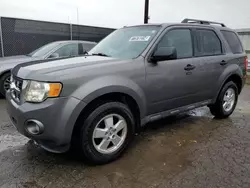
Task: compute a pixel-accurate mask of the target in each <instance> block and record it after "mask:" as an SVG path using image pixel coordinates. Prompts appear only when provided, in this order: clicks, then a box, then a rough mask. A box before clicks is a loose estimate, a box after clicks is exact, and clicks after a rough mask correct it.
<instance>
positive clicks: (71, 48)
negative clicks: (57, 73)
mask: <svg viewBox="0 0 250 188" xmlns="http://www.w3.org/2000/svg"><path fill="white" fill-rule="evenodd" d="M55 53H56V54H58V55H59V56H58V57H69V56H78V44H77V43H76V44H67V45H65V46H62V47H61V48H59V49H58V50H56V51H55Z"/></svg>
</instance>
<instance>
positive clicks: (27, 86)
mask: <svg viewBox="0 0 250 188" xmlns="http://www.w3.org/2000/svg"><path fill="white" fill-rule="evenodd" d="M23 86H24V87H23V90H24V91H25V93H24V100H25V101H27V102H37V103H38V102H43V101H44V100H45V99H47V98H49V97H58V96H59V95H60V93H61V89H62V84H60V83H45V82H37V81H24V82H23Z"/></svg>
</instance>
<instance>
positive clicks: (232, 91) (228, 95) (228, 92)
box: [209, 81, 238, 118]
mask: <svg viewBox="0 0 250 188" xmlns="http://www.w3.org/2000/svg"><path fill="white" fill-rule="evenodd" d="M237 101H238V88H237V86H236V84H235V83H234V82H232V81H230V82H228V83H226V84H225V85H224V86H223V88H222V90H221V92H220V94H219V96H218V98H217V100H216V103H215V104H213V105H211V106H210V107H209V108H210V111H211V113H212V114H213V115H214V116H215V117H216V118H227V117H228V116H230V115H231V114H232V113H233V111H234V109H235V107H236V104H237Z"/></svg>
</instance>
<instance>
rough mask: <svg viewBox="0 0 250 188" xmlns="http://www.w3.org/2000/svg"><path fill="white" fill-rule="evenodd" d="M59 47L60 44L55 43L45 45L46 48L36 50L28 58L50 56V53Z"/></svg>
mask: <svg viewBox="0 0 250 188" xmlns="http://www.w3.org/2000/svg"><path fill="white" fill-rule="evenodd" d="M58 45H59V43H54V42H53V43H49V44H46V45H44V46H42V47H40V48H38V49H36V50H35V51H33V52H31V53H30V54H28V55H27V56H31V57H42V56H45V55H46V54H48V53H49V52H51V51H52V50H53V49H55V48H56V47H57V46H58Z"/></svg>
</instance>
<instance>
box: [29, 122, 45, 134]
mask: <svg viewBox="0 0 250 188" xmlns="http://www.w3.org/2000/svg"><path fill="white" fill-rule="evenodd" d="M25 128H26V130H27V132H28V133H29V134H32V135H39V134H42V133H43V131H44V126H43V124H42V123H41V122H40V121H37V120H28V121H26V124H25Z"/></svg>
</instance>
